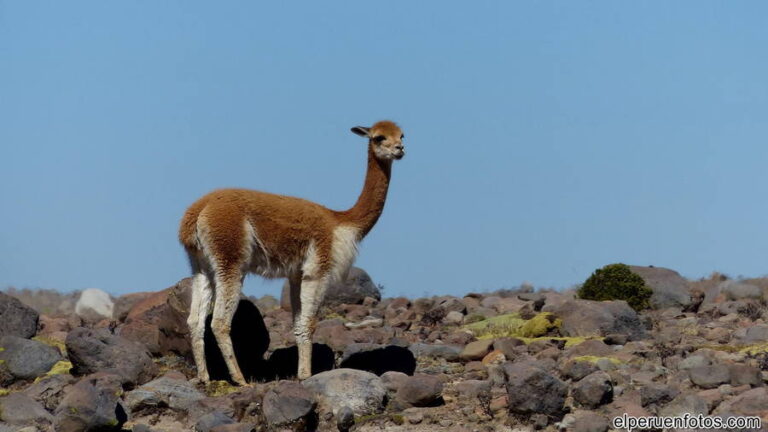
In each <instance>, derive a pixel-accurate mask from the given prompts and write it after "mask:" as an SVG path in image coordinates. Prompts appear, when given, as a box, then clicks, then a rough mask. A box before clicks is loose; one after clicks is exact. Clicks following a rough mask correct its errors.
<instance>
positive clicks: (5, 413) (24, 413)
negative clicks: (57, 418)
mask: <svg viewBox="0 0 768 432" xmlns="http://www.w3.org/2000/svg"><path fill="white" fill-rule="evenodd" d="M0 420H2V421H4V422H6V423H10V424H12V425H14V426H29V425H39V426H50V424H51V423H53V416H52V415H51V414H49V413H48V411H46V410H45V408H44V407H43V406H42V405H40V403H38V402H37V401H35V400H33V399H32V398H30V397H29V396H27V395H25V394H22V393H11V394H9V395H8V396H3V397H0ZM15 430H18V429H15Z"/></svg>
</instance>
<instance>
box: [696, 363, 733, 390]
mask: <svg viewBox="0 0 768 432" xmlns="http://www.w3.org/2000/svg"><path fill="white" fill-rule="evenodd" d="M688 374H689V376H690V378H691V382H693V383H694V384H696V385H697V386H699V387H701V388H705V389H710V388H715V387H718V386H720V384H725V383H727V382H730V381H731V371H730V369H729V368H728V366H726V365H722V364H718V365H711V366H698V367H695V368H691V369H690V370H689V371H688Z"/></svg>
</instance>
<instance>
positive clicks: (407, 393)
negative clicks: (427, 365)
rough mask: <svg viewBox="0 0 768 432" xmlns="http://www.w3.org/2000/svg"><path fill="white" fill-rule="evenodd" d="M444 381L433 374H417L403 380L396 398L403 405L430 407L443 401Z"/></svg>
mask: <svg viewBox="0 0 768 432" xmlns="http://www.w3.org/2000/svg"><path fill="white" fill-rule="evenodd" d="M442 395H443V382H442V381H440V379H439V378H438V377H436V376H433V375H426V374H416V375H414V376H411V377H407V378H405V379H403V380H402V382H401V383H400V385H399V386H398V387H397V392H396V396H395V398H396V400H397V401H398V402H400V403H401V405H403V406H414V407H428V406H433V405H438V404H440V403H441V402H442Z"/></svg>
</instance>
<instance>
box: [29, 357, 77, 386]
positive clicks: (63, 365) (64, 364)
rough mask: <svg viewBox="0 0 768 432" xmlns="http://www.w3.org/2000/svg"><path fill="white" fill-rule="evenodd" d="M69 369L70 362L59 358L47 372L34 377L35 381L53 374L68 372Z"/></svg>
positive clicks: (70, 367) (70, 366)
mask: <svg viewBox="0 0 768 432" xmlns="http://www.w3.org/2000/svg"><path fill="white" fill-rule="evenodd" d="M70 369H72V363H71V362H69V361H67V360H59V361H58V362H56V364H54V365H53V366H51V369H50V370H49V371H48V372H46V373H45V375H43V376H41V377H37V378H35V382H38V381H40V380H41V379H43V378H47V377H49V376H53V375H61V374H68V373H69V370H70Z"/></svg>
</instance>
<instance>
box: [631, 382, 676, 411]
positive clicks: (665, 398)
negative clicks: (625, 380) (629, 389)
mask: <svg viewBox="0 0 768 432" xmlns="http://www.w3.org/2000/svg"><path fill="white" fill-rule="evenodd" d="M679 394H680V391H679V390H678V389H676V388H674V387H672V386H669V385H667V384H656V383H651V384H648V385H647V386H644V387H642V388H641V389H640V403H641V404H642V406H648V405H664V404H666V403H667V402H669V401H671V400H673V399H674V398H676V397H677V395H679Z"/></svg>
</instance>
